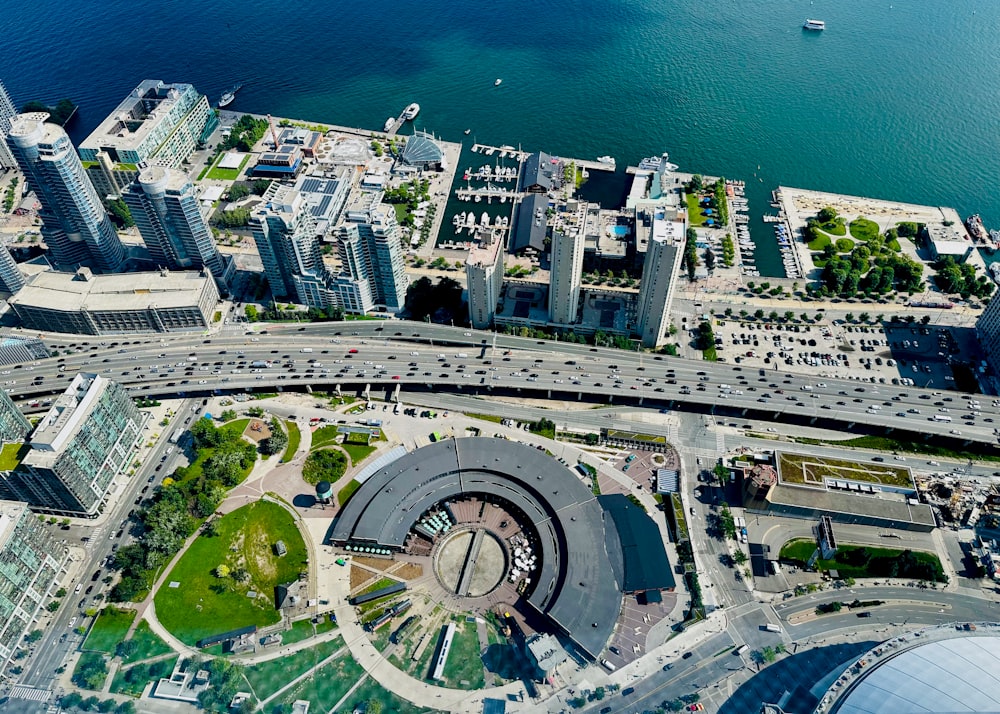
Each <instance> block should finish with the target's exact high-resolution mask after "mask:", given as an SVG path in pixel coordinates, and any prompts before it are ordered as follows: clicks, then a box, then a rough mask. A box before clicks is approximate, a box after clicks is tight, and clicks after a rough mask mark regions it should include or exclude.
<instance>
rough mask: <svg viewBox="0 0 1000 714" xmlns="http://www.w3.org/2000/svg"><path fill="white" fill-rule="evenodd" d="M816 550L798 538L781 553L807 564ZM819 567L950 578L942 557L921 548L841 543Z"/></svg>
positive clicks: (861, 574)
mask: <svg viewBox="0 0 1000 714" xmlns="http://www.w3.org/2000/svg"><path fill="white" fill-rule="evenodd" d="M807 551H808V552H807ZM814 551H815V544H814V543H812V541H810V540H808V539H797V540H793V541H791V542H789V543H786V544H785V545H784V546H782V548H781V556H780V557H781V558H783V559H788V560H794V561H797V562H799V563H802V564H803V565H805V564H806V563H807V562H808V560H809V557H810V556H812V554H813V552H814ZM907 553H909V555H908V556H907V555H906V554H907ZM803 556H804V557H803ZM815 567H816V569H817V570H836V571H837V572H838V573H839V575H840V577H842V578H871V577H878V578H882V577H901V578H913V579H919V580H936V581H939V582H946V578H945V576H944V568H943V567H942V566H941V561H940V560H939V559H938V557H937V556H936V555H934V554H933V553H926V552H923V551H918V550H913V551H905V550H900V549H897V548H873V547H870V546H861V545H841V546H840V547H839V548H838V549H837V553H836V555H834V557H833V560H818V561H816V563H815Z"/></svg>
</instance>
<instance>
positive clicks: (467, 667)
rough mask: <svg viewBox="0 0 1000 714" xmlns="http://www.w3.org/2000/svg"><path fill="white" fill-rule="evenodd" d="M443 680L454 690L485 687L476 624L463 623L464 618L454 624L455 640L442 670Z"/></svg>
mask: <svg viewBox="0 0 1000 714" xmlns="http://www.w3.org/2000/svg"><path fill="white" fill-rule="evenodd" d="M444 680H445V682H447V684H448V686H449V687H453V688H455V689H481V688H482V687H484V686H486V679H485V676H484V674H483V661H482V659H480V657H479V636H478V635H477V634H476V623H474V622H465V620H464V618H462V619H461V621H459V622H456V623H455V638H454V639H453V640H452V644H451V652H450V653H449V654H448V664H447V665H445V668H444Z"/></svg>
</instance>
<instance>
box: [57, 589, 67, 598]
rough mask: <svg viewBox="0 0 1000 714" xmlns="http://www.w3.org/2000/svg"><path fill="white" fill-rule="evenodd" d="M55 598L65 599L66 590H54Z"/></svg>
mask: <svg viewBox="0 0 1000 714" xmlns="http://www.w3.org/2000/svg"><path fill="white" fill-rule="evenodd" d="M56 597H66V588H59V589H58V590H56Z"/></svg>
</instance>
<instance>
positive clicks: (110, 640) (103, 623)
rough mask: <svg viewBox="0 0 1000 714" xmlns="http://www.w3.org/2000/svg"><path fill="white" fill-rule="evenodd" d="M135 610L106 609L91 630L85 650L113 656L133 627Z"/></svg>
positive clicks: (84, 645)
mask: <svg viewBox="0 0 1000 714" xmlns="http://www.w3.org/2000/svg"><path fill="white" fill-rule="evenodd" d="M134 619H135V610H125V609H118V608H114V607H106V608H104V609H103V610H101V613H100V615H99V616H98V617H97V620H96V621H95V622H94V626H93V627H91V628H90V634H89V635H87V640H86V642H84V643H83V649H85V650H93V651H95V652H104V653H106V654H110V655H113V654H114V653H115V647H117V646H118V643H119V642H121V641H122V640H124V639H125V633H126V632H128V628H129V627H131V626H132V620H134Z"/></svg>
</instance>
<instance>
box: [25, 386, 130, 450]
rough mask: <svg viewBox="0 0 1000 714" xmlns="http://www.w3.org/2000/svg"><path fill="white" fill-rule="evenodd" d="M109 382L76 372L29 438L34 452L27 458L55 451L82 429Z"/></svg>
mask: <svg viewBox="0 0 1000 714" xmlns="http://www.w3.org/2000/svg"><path fill="white" fill-rule="evenodd" d="M109 384H111V383H110V382H109V381H108V380H107V379H105V378H104V377H101V376H98V375H96V374H87V373H85V372H81V373H80V374H78V375H76V376H75V377H74V378H73V381H72V382H70V384H69V386H68V387H66V391H65V392H63V393H62V394H60V395H59V396H58V397H56V400H55V403H53V405H52V407H51V408H50V409H49V410H48V411H47V412H46V413H45V414H44V415H43V416H42V418H41V419H40V420H39V422H38V424H37V426H35V430H34V431H33V432H32V434H31V437H30V440H29V441H30V443H31V448H32V451H31V453H30V454H28V456H27V458H25V461H26V462H32V459H33V457H34V456H35V454H36V450H38V451H46V452H54V451H59V450H60V449H62V448H63V446H65V445H66V444H67V443H68V442H69V441H70V440H71V439H72V438H73V436H74V435H75V434H76V432H77V431H79V429H80V427H81V425H82V424H83V422H84V421H85V420H86V417H87V415H88V414H89V413H90V412H91V410H92V409H93V408H94V404H95V403H96V402H97V399H98V397H99V396H100V395H101V393H102V392H103V391H104V390H105V389H107V387H108V385H109Z"/></svg>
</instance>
